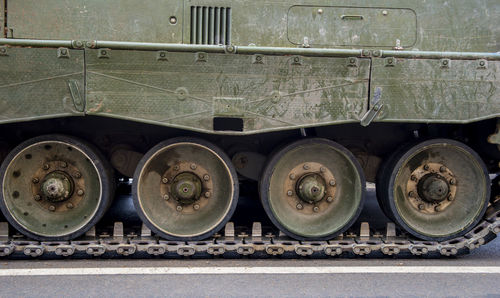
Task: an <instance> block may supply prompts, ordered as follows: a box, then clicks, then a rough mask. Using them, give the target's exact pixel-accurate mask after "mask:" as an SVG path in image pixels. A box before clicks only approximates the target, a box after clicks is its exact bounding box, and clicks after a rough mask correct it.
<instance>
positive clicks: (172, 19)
mask: <svg viewBox="0 0 500 298" xmlns="http://www.w3.org/2000/svg"><path fill="white" fill-rule="evenodd" d="M170 24H172V25H175V24H177V18H176V17H174V16H171V17H170Z"/></svg>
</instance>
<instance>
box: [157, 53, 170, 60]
mask: <svg viewBox="0 0 500 298" xmlns="http://www.w3.org/2000/svg"><path fill="white" fill-rule="evenodd" d="M156 60H158V61H168V58H167V51H158V52H157V53H156Z"/></svg>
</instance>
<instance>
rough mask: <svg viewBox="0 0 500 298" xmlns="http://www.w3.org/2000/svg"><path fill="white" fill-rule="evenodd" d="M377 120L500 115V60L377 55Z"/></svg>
mask: <svg viewBox="0 0 500 298" xmlns="http://www.w3.org/2000/svg"><path fill="white" fill-rule="evenodd" d="M371 86H372V93H371V94H372V98H371V104H372V105H374V104H375V102H374V94H375V92H374V91H375V88H380V90H381V96H380V100H381V103H383V105H384V108H383V110H382V112H381V113H380V114H379V117H378V119H377V120H381V121H391V122H392V121H396V122H446V123H463V122H472V121H478V120H481V119H484V118H492V117H497V116H498V115H500V107H499V105H500V90H499V89H498V86H500V62H498V61H486V60H483V59H479V60H449V59H442V60H438V59H434V60H430V59H395V58H392V57H389V58H385V59H373V68H372V84H371Z"/></svg>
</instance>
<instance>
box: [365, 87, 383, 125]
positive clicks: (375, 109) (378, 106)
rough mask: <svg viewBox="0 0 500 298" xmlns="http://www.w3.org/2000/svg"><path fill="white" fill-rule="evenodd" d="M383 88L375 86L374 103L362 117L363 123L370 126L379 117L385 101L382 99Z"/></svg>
mask: <svg viewBox="0 0 500 298" xmlns="http://www.w3.org/2000/svg"><path fill="white" fill-rule="evenodd" d="M381 96H382V89H381V88H380V87H377V88H375V94H374V95H373V105H372V107H371V108H370V109H369V110H368V112H366V114H365V115H363V117H362V118H361V125H362V126H368V125H370V123H372V121H373V120H374V119H375V118H376V117H377V115H378V114H379V113H380V111H381V110H382V107H383V106H384V103H383V102H382V99H381Z"/></svg>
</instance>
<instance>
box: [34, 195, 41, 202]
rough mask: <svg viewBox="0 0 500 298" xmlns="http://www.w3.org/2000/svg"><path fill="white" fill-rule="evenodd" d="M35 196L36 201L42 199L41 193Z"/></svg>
mask: <svg viewBox="0 0 500 298" xmlns="http://www.w3.org/2000/svg"><path fill="white" fill-rule="evenodd" d="M33 198H34V199H35V201H40V200H41V199H42V197H41V196H40V195H36V196H34V197H33Z"/></svg>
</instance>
